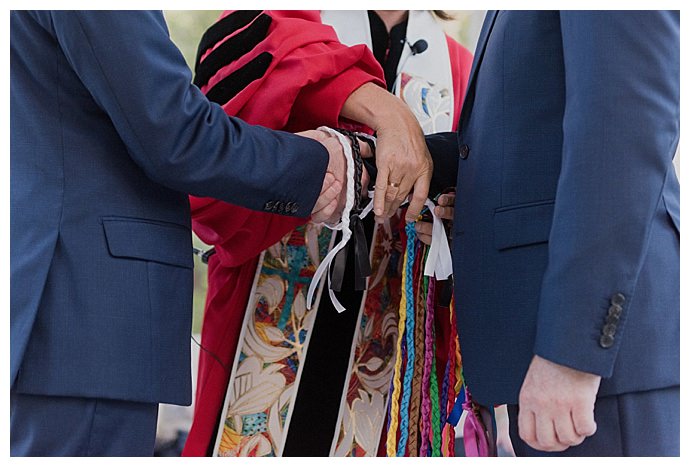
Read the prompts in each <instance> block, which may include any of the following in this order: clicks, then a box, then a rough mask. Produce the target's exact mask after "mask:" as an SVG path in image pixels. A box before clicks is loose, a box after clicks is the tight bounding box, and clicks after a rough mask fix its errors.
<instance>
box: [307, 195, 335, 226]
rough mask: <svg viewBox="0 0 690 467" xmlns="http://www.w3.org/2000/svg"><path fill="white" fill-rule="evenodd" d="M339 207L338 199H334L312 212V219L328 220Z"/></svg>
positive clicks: (317, 220)
mask: <svg viewBox="0 0 690 467" xmlns="http://www.w3.org/2000/svg"><path fill="white" fill-rule="evenodd" d="M337 207H338V200H337V199H334V200H332V201H331V202H330V203H328V204H327V205H326V206H325V207H324V208H323V209H321V210H320V211H318V212H315V213H314V214H312V216H311V220H312V221H313V222H316V223H321V222H327V221H329V220H331V219H332V218H333V217H334V213H335V210H336V208H337Z"/></svg>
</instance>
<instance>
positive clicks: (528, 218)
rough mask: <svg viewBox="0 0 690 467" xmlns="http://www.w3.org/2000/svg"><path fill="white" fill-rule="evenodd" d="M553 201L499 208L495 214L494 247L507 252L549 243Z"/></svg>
mask: <svg viewBox="0 0 690 467" xmlns="http://www.w3.org/2000/svg"><path fill="white" fill-rule="evenodd" d="M552 221H553V201H540V202H537V203H530V204H521V205H518V206H509V207H506V208H499V209H497V210H496V211H495V213H494V246H495V247H496V248H497V249H498V250H506V249H508V248H515V247H519V246H527V245H534V244H537V243H545V242H548V241H549V234H550V233H551V222H552Z"/></svg>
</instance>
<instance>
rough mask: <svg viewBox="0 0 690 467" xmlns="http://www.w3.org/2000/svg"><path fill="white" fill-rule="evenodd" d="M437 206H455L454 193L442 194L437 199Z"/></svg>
mask: <svg viewBox="0 0 690 467" xmlns="http://www.w3.org/2000/svg"><path fill="white" fill-rule="evenodd" d="M438 205H439V206H454V205H455V193H444V194H442V195H441V196H439V197H438Z"/></svg>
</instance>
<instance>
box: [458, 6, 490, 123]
mask: <svg viewBox="0 0 690 467" xmlns="http://www.w3.org/2000/svg"><path fill="white" fill-rule="evenodd" d="M497 14H498V10H489V11H487V12H486V17H485V18H484V24H483V25H482V30H481V32H480V33H479V39H478V40H477V47H476V49H475V51H474V60H473V61H472V70H471V71H470V79H469V81H468V83H467V93H466V94H465V100H464V104H463V106H462V111H461V112H460V122H459V123H460V124H459V125H458V130H459V129H460V128H461V125H462V121H463V120H464V118H465V115H466V113H467V112H468V111H469V108H470V107H471V103H472V102H473V101H474V99H470V94H472V93H474V82H475V79H476V76H477V72H478V71H479V66H480V65H481V62H482V59H483V58H484V51H485V50H486V44H487V42H488V40H489V36H490V35H491V29H493V27H494V23H495V22H496V15H497ZM468 104H469V105H468Z"/></svg>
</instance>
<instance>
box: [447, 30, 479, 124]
mask: <svg viewBox="0 0 690 467" xmlns="http://www.w3.org/2000/svg"><path fill="white" fill-rule="evenodd" d="M446 40H447V41H448V55H450V64H451V72H452V74H453V94H454V95H455V121H454V122H453V131H456V130H457V125H458V120H459V119H460V110H461V109H462V102H463V100H464V99H465V93H467V82H468V81H469V79H470V70H472V59H473V57H472V53H471V52H470V51H469V50H467V49H466V48H465V47H463V46H462V45H460V43H459V42H457V41H456V40H455V39H453V38H452V37H450V36H446Z"/></svg>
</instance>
